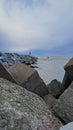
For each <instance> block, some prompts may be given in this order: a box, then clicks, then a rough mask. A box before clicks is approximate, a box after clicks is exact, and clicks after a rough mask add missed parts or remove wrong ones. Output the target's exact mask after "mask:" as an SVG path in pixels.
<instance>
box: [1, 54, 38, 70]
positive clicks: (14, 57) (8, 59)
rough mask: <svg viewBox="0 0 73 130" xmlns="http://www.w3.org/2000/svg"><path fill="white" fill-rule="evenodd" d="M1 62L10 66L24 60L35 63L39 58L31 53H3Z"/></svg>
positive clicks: (28, 63)
mask: <svg viewBox="0 0 73 130" xmlns="http://www.w3.org/2000/svg"><path fill="white" fill-rule="evenodd" d="M0 62H1V63H2V64H3V65H4V66H5V67H7V68H8V67H10V66H12V65H13V64H15V63H17V62H22V63H25V64H27V65H31V64H34V63H36V62H37V58H36V57H33V56H30V55H19V54H17V53H3V54H2V56H0Z"/></svg>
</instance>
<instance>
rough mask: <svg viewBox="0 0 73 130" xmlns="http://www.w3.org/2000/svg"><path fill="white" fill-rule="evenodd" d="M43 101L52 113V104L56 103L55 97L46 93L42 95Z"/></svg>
mask: <svg viewBox="0 0 73 130" xmlns="http://www.w3.org/2000/svg"><path fill="white" fill-rule="evenodd" d="M44 101H45V103H46V105H47V107H48V108H49V110H50V111H52V113H53V114H54V110H53V109H54V106H55V105H56V103H57V99H55V98H54V97H53V96H52V95H51V94H48V95H46V96H45V97H44Z"/></svg>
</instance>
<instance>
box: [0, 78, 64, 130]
mask: <svg viewBox="0 0 73 130" xmlns="http://www.w3.org/2000/svg"><path fill="white" fill-rule="evenodd" d="M61 125H62V124H61V122H60V121H59V120H58V119H57V118H55V117H54V116H53V115H52V114H51V112H50V111H49V110H48V108H47V106H46V104H45V102H44V101H43V99H42V98H40V97H39V96H37V95H36V94H33V93H31V92H29V91H27V90H26V89H24V88H22V87H21V86H18V85H16V84H14V83H11V82H9V81H7V80H5V79H1V78H0V130H58V129H59V128H60V126H61Z"/></svg>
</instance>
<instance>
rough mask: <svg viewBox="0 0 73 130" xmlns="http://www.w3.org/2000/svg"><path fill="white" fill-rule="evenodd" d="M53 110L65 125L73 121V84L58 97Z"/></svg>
mask: <svg viewBox="0 0 73 130" xmlns="http://www.w3.org/2000/svg"><path fill="white" fill-rule="evenodd" d="M54 110H55V112H56V114H57V115H58V116H59V117H60V118H61V119H62V120H63V121H64V122H65V123H69V122H71V121H73V82H72V84H71V85H70V86H69V87H68V89H66V90H65V91H64V93H63V94H62V95H61V96H60V98H59V99H58V102H57V104H56V106H55V108H54Z"/></svg>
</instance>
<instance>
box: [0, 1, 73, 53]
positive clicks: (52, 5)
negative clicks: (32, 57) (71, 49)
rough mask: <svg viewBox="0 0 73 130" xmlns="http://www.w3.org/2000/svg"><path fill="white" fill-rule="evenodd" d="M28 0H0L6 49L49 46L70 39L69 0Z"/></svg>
mask: <svg viewBox="0 0 73 130" xmlns="http://www.w3.org/2000/svg"><path fill="white" fill-rule="evenodd" d="M29 1H30V0H28V2H27V1H26V0H25V1H23V0H21V1H20V0H18V1H17V0H16V1H15V0H0V30H1V31H2V32H4V34H6V36H8V38H9V40H10V44H8V46H10V50H12V51H13V50H14V51H15V50H19V48H20V49H21V50H29V49H37V48H41V49H42V48H45V49H48V50H49V49H52V48H54V47H56V46H62V45H63V44H66V43H67V42H68V41H69V40H73V37H72V34H73V23H72V21H73V8H72V5H73V1H72V0H60V1H59V0H32V1H31V3H30V2H29ZM15 48H16V49H15Z"/></svg>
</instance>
